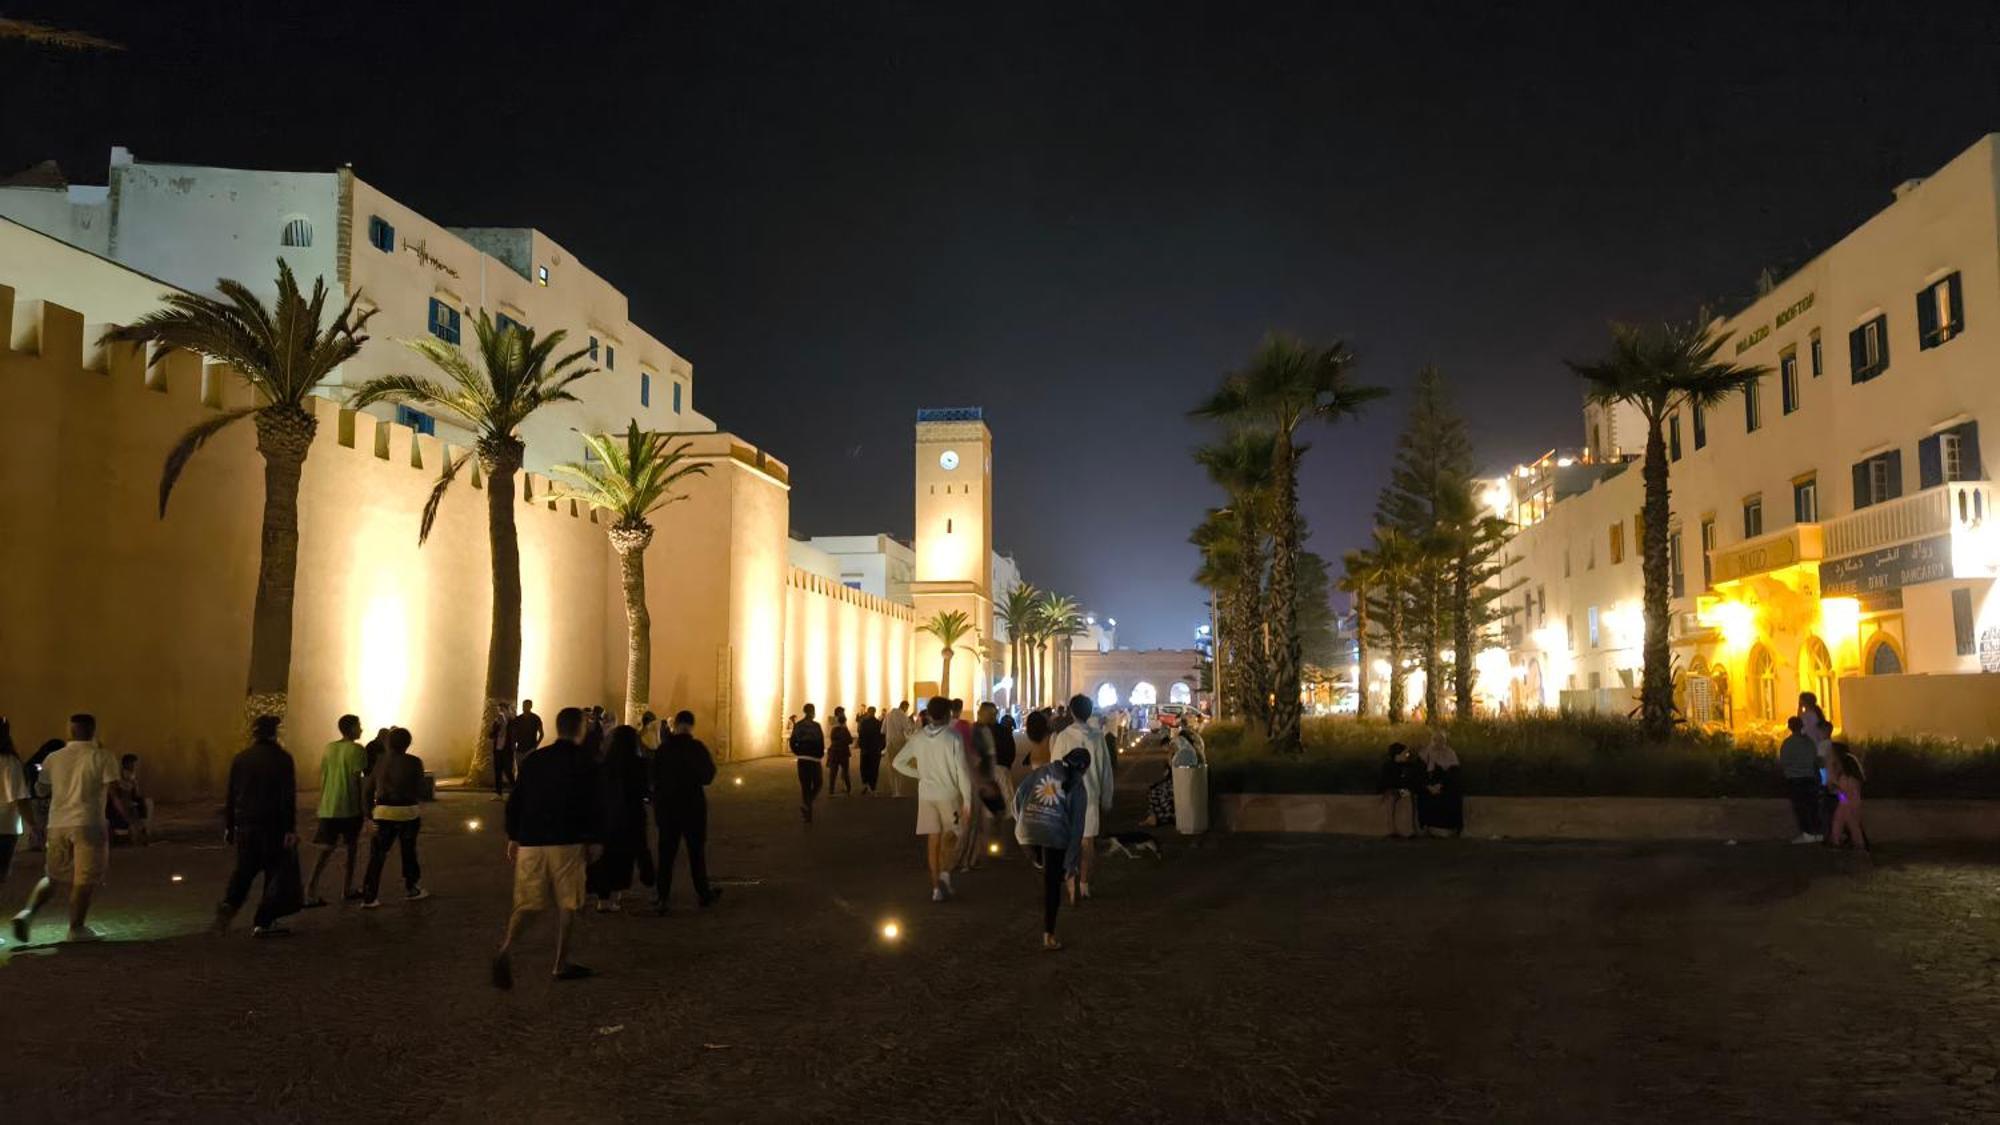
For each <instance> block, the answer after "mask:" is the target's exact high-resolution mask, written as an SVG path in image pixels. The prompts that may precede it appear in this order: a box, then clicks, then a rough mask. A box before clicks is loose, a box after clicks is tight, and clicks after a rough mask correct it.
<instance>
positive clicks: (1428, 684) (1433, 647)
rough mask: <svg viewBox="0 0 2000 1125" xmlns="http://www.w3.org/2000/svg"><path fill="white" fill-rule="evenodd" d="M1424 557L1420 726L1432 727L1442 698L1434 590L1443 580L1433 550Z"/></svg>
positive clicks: (1440, 620) (1438, 620) (1440, 626)
mask: <svg viewBox="0 0 2000 1125" xmlns="http://www.w3.org/2000/svg"><path fill="white" fill-rule="evenodd" d="M1425 553H1426V554H1427V555H1429V556H1430V557H1428V558H1426V559H1425V560H1424V576H1423V587H1424V589H1423V595H1422V598H1421V600H1420V601H1419V603H1418V604H1419V605H1420V606H1421V607H1422V612H1423V615H1424V616H1423V619H1422V620H1421V622H1420V623H1419V626H1420V629H1421V631H1422V633H1423V645H1424V722H1426V723H1429V724H1430V725H1432V726H1436V725H1437V724H1438V723H1440V722H1442V721H1443V717H1442V716H1440V715H1439V714H1438V701H1439V700H1440V699H1442V698H1443V696H1444V691H1443V689H1444V622H1443V614H1441V613H1440V612H1439V606H1438V587H1439V586H1440V585H1441V584H1442V583H1441V582H1440V579H1441V578H1442V577H1443V576H1442V575H1441V574H1439V573H1438V571H1439V569H1440V568H1439V566H1438V564H1437V558H1436V554H1435V546H1434V545H1432V546H1430V547H1429V548H1428V549H1427V550H1426V552H1425ZM1461 659H1462V657H1461Z"/></svg>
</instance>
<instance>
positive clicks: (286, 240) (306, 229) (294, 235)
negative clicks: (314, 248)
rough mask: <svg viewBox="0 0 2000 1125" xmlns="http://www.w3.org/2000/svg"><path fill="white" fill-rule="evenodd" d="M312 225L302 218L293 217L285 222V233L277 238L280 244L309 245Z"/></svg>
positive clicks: (311, 237)
mask: <svg viewBox="0 0 2000 1125" xmlns="http://www.w3.org/2000/svg"><path fill="white" fill-rule="evenodd" d="M312 244H313V225H312V224H311V223H309V222H307V221H306V220H304V219H293V220H292V221H291V222H289V223H286V224H285V233H284V234H283V235H281V236H279V238H278V245H280V246H311V245H312Z"/></svg>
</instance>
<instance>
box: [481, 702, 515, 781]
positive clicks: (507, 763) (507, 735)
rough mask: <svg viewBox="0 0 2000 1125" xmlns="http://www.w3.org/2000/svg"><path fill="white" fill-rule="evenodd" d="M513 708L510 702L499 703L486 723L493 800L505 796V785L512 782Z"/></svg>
mask: <svg viewBox="0 0 2000 1125" xmlns="http://www.w3.org/2000/svg"><path fill="white" fill-rule="evenodd" d="M513 710H514V708H513V705H512V704H508V703H503V704H501V705H500V708H499V710H497V711H495V712H493V721H492V722H491V723H488V724H487V725H486V747H487V749H489V750H491V751H492V752H493V797H494V799H495V800H498V799H499V798H501V797H503V796H505V795H506V787H507V786H509V785H512V784H514V737H513V733H512V730H511V727H512V725H513V722H514V716H513Z"/></svg>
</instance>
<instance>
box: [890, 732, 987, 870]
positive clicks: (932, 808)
mask: <svg viewBox="0 0 2000 1125" xmlns="http://www.w3.org/2000/svg"><path fill="white" fill-rule="evenodd" d="M893 765H894V768H895V769H896V771H897V772H898V773H900V774H902V775H903V776H904V777H914V778H916V779H917V835H919V836H922V837H923V838H924V861H925V863H926V864H927V865H928V867H929V869H930V878H931V901H932V902H943V901H944V900H946V899H947V898H950V897H951V895H952V885H951V872H950V871H949V870H948V867H949V864H950V852H949V850H948V849H947V848H946V847H945V837H947V836H950V835H954V834H956V833H957V832H958V831H959V829H960V826H961V825H967V824H970V823H971V822H972V792H973V790H972V781H971V778H970V777H969V776H967V774H966V772H965V746H964V743H962V742H960V741H959V737H958V734H957V732H955V731H953V730H952V729H951V701H950V700H948V699H945V698H943V697H942V696H935V697H933V698H932V699H931V701H930V703H929V704H928V705H927V706H926V707H925V708H924V728H923V730H921V731H918V732H917V733H916V734H915V735H912V736H911V738H910V740H909V742H908V743H907V744H905V745H904V747H903V752H902V753H901V754H899V755H897V756H896V760H895V762H894V763H893Z"/></svg>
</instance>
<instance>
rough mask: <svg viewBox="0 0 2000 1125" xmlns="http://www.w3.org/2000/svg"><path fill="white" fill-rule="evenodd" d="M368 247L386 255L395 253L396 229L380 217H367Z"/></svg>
mask: <svg viewBox="0 0 2000 1125" xmlns="http://www.w3.org/2000/svg"><path fill="white" fill-rule="evenodd" d="M368 245H370V246H373V247H374V248H375V249H377V250H380V251H382V252H384V253H387V254H393V253H395V252H396V228H395V227H392V226H390V225H389V224H388V222H387V221H386V220H384V219H383V218H382V216H380V215H370V216H368Z"/></svg>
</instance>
